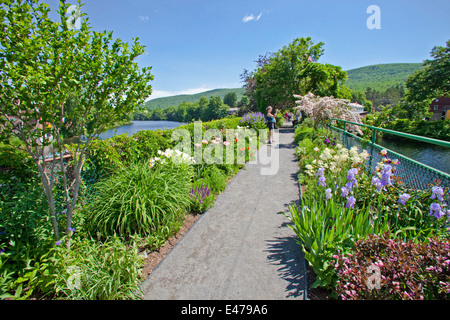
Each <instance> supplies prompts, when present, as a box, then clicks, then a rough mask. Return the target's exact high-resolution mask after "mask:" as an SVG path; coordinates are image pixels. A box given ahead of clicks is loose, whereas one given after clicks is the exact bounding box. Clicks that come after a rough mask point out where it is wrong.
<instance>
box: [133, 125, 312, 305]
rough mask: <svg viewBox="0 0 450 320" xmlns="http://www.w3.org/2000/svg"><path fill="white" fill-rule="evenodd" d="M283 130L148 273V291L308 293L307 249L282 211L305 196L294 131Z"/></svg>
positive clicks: (263, 296) (245, 295)
mask: <svg viewBox="0 0 450 320" xmlns="http://www.w3.org/2000/svg"><path fill="white" fill-rule="evenodd" d="M289 125H290V123H289ZM276 131H277V132H276V134H275V140H276V141H275V143H274V144H272V145H271V146H270V145H266V144H264V145H262V146H261V148H260V149H259V150H258V154H257V160H256V161H253V162H252V163H248V164H246V167H245V169H243V170H241V171H240V172H239V173H238V174H237V175H236V176H235V177H234V178H233V179H232V180H231V182H230V183H229V184H228V186H227V188H226V190H225V191H224V192H223V193H222V194H221V195H219V197H218V198H217V199H216V201H215V204H214V207H212V208H210V209H209V210H208V211H207V212H205V213H204V214H203V216H202V217H201V218H200V219H199V220H197V222H196V223H195V224H194V225H193V226H192V228H191V229H190V230H189V232H188V233H186V234H185V235H184V237H183V238H182V239H181V240H180V241H179V242H178V243H177V245H176V246H175V247H174V248H173V249H172V251H171V252H170V253H169V254H168V255H167V256H166V258H165V259H164V260H163V261H162V262H161V263H160V265H159V266H158V267H157V268H156V269H155V270H154V271H153V272H152V273H151V274H150V275H149V277H148V278H147V279H146V280H145V281H144V283H143V284H142V286H141V288H142V290H143V292H144V295H145V299H151V300H158V299H163V300H171V299H177V300H251V299H255V300H256V299H257V300H278V299H305V298H306V296H307V294H306V284H307V282H306V276H305V274H306V270H305V260H304V257H303V253H302V251H301V248H300V246H299V245H298V244H297V242H296V235H295V233H294V232H293V231H292V229H291V228H289V227H288V224H289V223H290V221H289V219H288V218H287V217H285V216H284V215H283V214H282V213H280V212H289V210H288V205H289V204H290V203H298V200H299V192H298V184H297V180H296V172H297V168H298V166H297V161H296V157H295V150H294V148H295V145H294V139H293V138H294V132H293V129H292V128H289V127H283V128H280V129H279V130H276ZM277 140H278V141H277ZM277 161H279V163H277ZM277 167H278V168H277Z"/></svg>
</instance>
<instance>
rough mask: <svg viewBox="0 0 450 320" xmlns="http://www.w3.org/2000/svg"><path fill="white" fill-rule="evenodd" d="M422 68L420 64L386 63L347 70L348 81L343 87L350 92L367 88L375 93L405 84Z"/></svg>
mask: <svg viewBox="0 0 450 320" xmlns="http://www.w3.org/2000/svg"><path fill="white" fill-rule="evenodd" d="M421 68H422V63H388V64H377V65H372V66H366V67H362V68H357V69H351V70H347V74H348V80H347V82H345V85H346V86H347V87H349V88H350V89H352V90H361V91H365V90H366V88H367V87H370V88H372V89H375V90H377V91H385V90H386V89H388V88H390V87H393V86H396V85H399V84H403V85H404V84H405V81H406V79H407V78H408V77H409V76H410V75H411V74H413V73H414V72H415V71H416V70H419V69H421Z"/></svg>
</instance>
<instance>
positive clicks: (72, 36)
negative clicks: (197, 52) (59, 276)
mask: <svg viewBox="0 0 450 320" xmlns="http://www.w3.org/2000/svg"><path fill="white" fill-rule="evenodd" d="M78 6H79V7H82V4H81V2H78ZM68 7H69V5H68V4H66V3H65V2H64V1H62V2H61V3H60V6H59V10H58V14H59V21H53V20H52V19H51V18H50V17H49V13H50V7H49V6H48V5H47V4H45V3H43V2H42V1H40V0H27V1H24V0H16V1H12V0H9V1H2V2H1V3H0V30H1V32H0V70H1V72H0V90H1V94H0V106H1V111H0V112H1V114H2V117H3V120H6V121H3V125H2V126H3V128H2V132H1V134H2V135H3V136H4V137H8V138H9V137H10V136H11V135H14V136H17V137H18V138H19V139H21V140H22V142H23V146H24V149H25V150H26V151H27V152H28V153H29V154H30V156H31V157H32V159H33V161H34V163H35V164H36V166H37V169H38V171H39V174H40V178H41V181H42V185H43V187H44V190H45V194H46V197H47V202H48V205H49V209H50V214H51V221H52V225H53V229H54V234H55V237H56V239H59V238H60V232H59V226H58V220H57V216H56V212H57V211H63V212H64V211H65V212H66V215H65V217H66V219H65V229H66V234H67V236H68V237H67V239H68V241H67V245H68V246H69V244H70V241H69V239H70V236H71V234H72V216H73V212H74V209H75V206H76V204H77V199H78V196H79V191H80V185H81V175H80V174H81V170H82V167H83V164H84V161H85V158H86V155H87V154H88V152H89V150H90V146H91V142H92V141H93V139H94V138H96V137H97V136H98V134H99V133H100V132H101V131H102V130H103V129H104V128H105V127H106V126H107V125H108V124H110V123H113V122H115V121H118V120H121V119H123V117H124V116H125V115H127V114H129V112H131V111H133V110H134V109H135V108H136V106H138V105H141V104H142V103H143V102H144V100H145V98H146V97H148V96H150V94H151V86H150V85H149V84H148V83H149V81H151V80H153V76H152V75H151V74H150V69H151V68H150V67H148V68H142V69H140V68H139V67H138V65H137V63H136V62H135V59H136V58H137V57H138V56H139V55H141V54H143V53H144V46H142V45H141V44H140V43H139V41H138V39H137V38H135V39H133V44H132V45H129V44H128V43H124V42H122V41H121V40H120V39H116V40H115V41H113V37H112V32H106V31H103V32H95V31H93V30H92V29H91V27H90V25H89V23H88V18H87V17H86V16H85V15H84V14H83V16H82V23H81V28H80V29H79V30H76V29H74V28H71V23H68V22H71V21H67V18H66V16H65V15H66V12H67V9H68ZM72 22H73V20H72ZM71 93H74V94H75V95H76V97H77V102H78V103H76V104H72V109H71V110H70V113H71V115H72V116H73V117H75V118H76V119H77V129H76V131H77V133H82V134H83V135H84V136H85V138H86V140H85V142H83V143H78V144H77V145H76V147H74V148H73V150H71V155H72V161H71V162H70V163H71V164H70V166H71V167H72V169H70V168H69V164H67V165H66V163H65V162H64V160H63V157H59V159H58V158H55V159H53V161H51V162H50V164H49V165H48V164H46V163H45V162H44V161H43V160H44V151H45V150H46V148H49V147H51V146H54V147H55V150H54V152H53V153H54V154H56V153H59V154H60V155H63V154H64V153H65V152H66V151H67V150H66V146H65V145H64V144H63V140H62V128H63V127H64V125H65V116H66V115H67V113H66V112H65V110H64V108H65V106H66V103H67V101H68V98H69V97H70V94H71ZM69 172H70V174H69ZM72 177H73V178H72ZM58 188H61V189H62V191H63V193H64V203H63V205H62V207H56V205H55V204H56V202H55V192H57V189H58Z"/></svg>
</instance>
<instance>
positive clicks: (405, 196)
mask: <svg viewBox="0 0 450 320" xmlns="http://www.w3.org/2000/svg"><path fill="white" fill-rule="evenodd" d="M410 197H411V196H410V195H409V194H407V193H404V194H402V195H401V196H400V198H399V199H398V201H397V202H398V203H400V204H402V205H405V203H406V201H408V199H409V198H410Z"/></svg>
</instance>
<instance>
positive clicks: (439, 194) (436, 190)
mask: <svg viewBox="0 0 450 320" xmlns="http://www.w3.org/2000/svg"><path fill="white" fill-rule="evenodd" d="M431 192H433V194H432V195H431V199H436V198H438V199H439V201H444V189H443V188H442V187H433V188H431Z"/></svg>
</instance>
